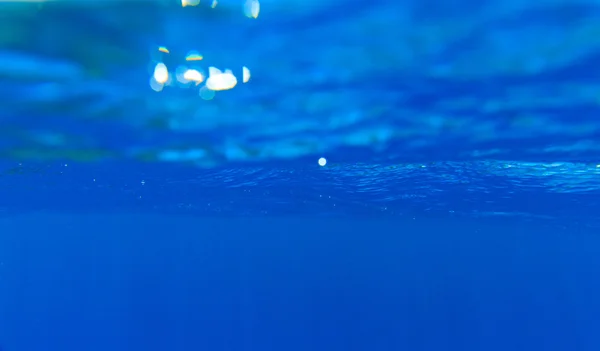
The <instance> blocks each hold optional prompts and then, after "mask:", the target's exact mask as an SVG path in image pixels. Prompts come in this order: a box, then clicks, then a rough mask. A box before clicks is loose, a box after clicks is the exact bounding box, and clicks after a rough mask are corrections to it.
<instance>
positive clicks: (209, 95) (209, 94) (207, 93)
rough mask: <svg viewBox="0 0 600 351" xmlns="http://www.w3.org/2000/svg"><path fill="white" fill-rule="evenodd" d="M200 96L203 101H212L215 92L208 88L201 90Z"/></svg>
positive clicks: (204, 87)
mask: <svg viewBox="0 0 600 351" xmlns="http://www.w3.org/2000/svg"><path fill="white" fill-rule="evenodd" d="M198 94H199V95H200V97H201V98H202V99H203V100H212V99H213V98H214V97H215V92H214V90H210V89H208V88H207V87H206V86H203V87H202V88H200V92H199V93H198Z"/></svg>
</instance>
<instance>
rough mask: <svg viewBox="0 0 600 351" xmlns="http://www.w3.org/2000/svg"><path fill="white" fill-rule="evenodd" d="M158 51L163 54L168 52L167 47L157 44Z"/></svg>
mask: <svg viewBox="0 0 600 351" xmlns="http://www.w3.org/2000/svg"><path fill="white" fill-rule="evenodd" d="M158 51H160V52H164V53H165V54H168V53H169V49H167V48H166V47H164V46H159V47H158Z"/></svg>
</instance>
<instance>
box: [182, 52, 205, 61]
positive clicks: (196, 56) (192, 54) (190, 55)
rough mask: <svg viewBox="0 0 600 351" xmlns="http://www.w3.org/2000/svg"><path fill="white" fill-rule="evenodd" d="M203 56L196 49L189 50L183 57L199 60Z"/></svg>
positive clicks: (188, 59)
mask: <svg viewBox="0 0 600 351" xmlns="http://www.w3.org/2000/svg"><path fill="white" fill-rule="evenodd" d="M203 58H204V57H203V56H202V55H200V54H199V53H198V51H190V52H189V53H188V54H187V56H186V57H185V60H186V61H201V60H202V59H203Z"/></svg>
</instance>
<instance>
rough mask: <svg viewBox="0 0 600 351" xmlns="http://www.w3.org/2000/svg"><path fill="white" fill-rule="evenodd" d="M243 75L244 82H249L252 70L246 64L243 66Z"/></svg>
mask: <svg viewBox="0 0 600 351" xmlns="http://www.w3.org/2000/svg"><path fill="white" fill-rule="evenodd" d="M242 77H243V78H242V81H243V82H244V83H248V81H249V80H250V70H249V69H248V67H246V66H244V67H242Z"/></svg>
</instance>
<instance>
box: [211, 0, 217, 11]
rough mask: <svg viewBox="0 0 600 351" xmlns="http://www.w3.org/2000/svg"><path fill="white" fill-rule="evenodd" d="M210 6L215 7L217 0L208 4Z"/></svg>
mask: <svg viewBox="0 0 600 351" xmlns="http://www.w3.org/2000/svg"><path fill="white" fill-rule="evenodd" d="M210 7H212V8H213V9H214V8H215V7H217V0H213V2H212V4H211V5H210Z"/></svg>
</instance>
